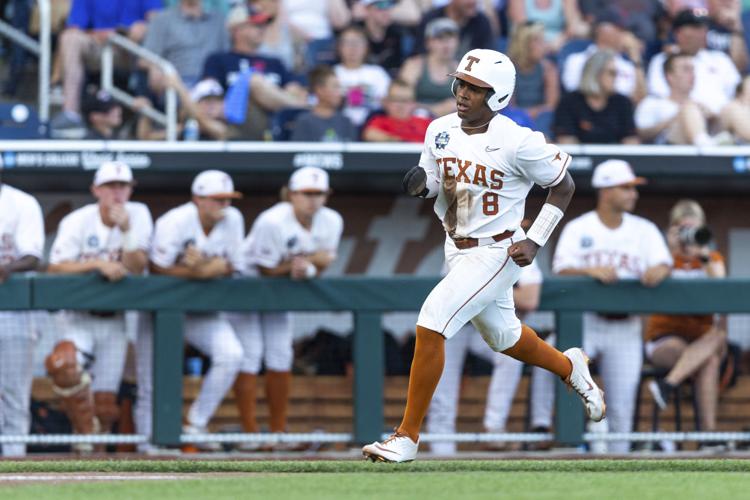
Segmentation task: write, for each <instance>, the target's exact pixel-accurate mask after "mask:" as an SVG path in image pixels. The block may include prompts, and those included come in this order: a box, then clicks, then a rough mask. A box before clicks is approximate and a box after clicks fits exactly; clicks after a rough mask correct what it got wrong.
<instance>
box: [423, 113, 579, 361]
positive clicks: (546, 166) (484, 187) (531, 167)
mask: <svg viewBox="0 0 750 500" xmlns="http://www.w3.org/2000/svg"><path fill="white" fill-rule="evenodd" d="M569 163H570V156H569V155H568V154H566V153H564V152H562V151H560V150H559V149H558V148H557V147H556V146H554V145H551V144H547V143H546V142H545V140H544V136H543V135H542V134H541V133H539V132H532V131H531V130H530V129H528V128H525V127H521V126H519V125H517V124H516V123H515V122H513V121H512V120H510V119H509V118H507V117H505V116H502V115H496V116H495V117H494V118H493V119H492V121H491V122H490V123H489V128H488V130H487V132H485V133H483V134H474V135H467V134H466V133H464V131H463V130H462V129H461V119H460V118H459V117H458V115H457V114H456V113H453V114H450V115H447V116H444V117H441V118H438V119H436V120H435V121H433V122H432V123H431V124H430V126H429V127H428V129H427V134H426V137H425V144H424V149H423V151H422V156H421V158H420V160H419V166H420V167H422V168H423V169H425V171H426V172H427V176H428V185H434V184H436V183H439V188H437V189H435V190H434V191H437V200H436V202H435V213H436V214H437V216H438V217H439V218H440V220H441V221H442V222H443V226H444V228H445V231H446V233H447V237H446V242H445V253H446V262H447V264H448V269H449V272H448V274H447V275H446V276H445V277H444V278H443V279H442V280H441V281H440V283H438V285H437V286H436V287H435V288H434V289H433V290H432V292H430V295H429V296H428V297H427V299H426V300H425V302H424V305H423V306H422V310H421V311H420V313H419V319H418V321H417V324H418V325H420V326H422V327H425V328H428V329H430V330H433V331H436V332H438V333H440V334H441V335H443V336H444V337H445V338H446V339H450V338H451V337H453V335H455V334H456V332H458V330H459V329H461V328H462V327H463V326H464V325H465V324H466V323H467V322H469V321H471V322H472V323H473V324H474V326H475V327H477V329H478V330H479V332H480V333H481V334H482V337H483V338H484V340H485V341H486V342H487V343H488V345H489V346H490V347H491V348H492V349H493V350H495V351H503V350H505V349H508V348H510V347H512V346H513V345H514V344H515V343H516V342H518V339H519V338H520V335H521V322H520V321H519V320H518V318H517V317H516V314H515V310H514V305H513V284H514V283H515V282H516V281H518V278H519V276H520V273H521V268H520V267H519V266H518V265H517V264H516V263H515V262H514V261H513V260H512V259H510V258H509V256H508V247H509V246H510V245H511V244H512V243H513V242H516V241H520V240H522V239H524V237H525V235H524V231H523V229H521V227H520V224H521V219H522V218H523V213H524V206H525V202H526V196H527V194H528V193H529V190H530V189H531V187H532V186H533V184H534V183H537V184H539V185H541V186H543V187H551V186H555V185H557V184H558V183H559V182H560V181H561V180H562V179H563V177H564V174H565V170H566V167H567V166H568V164H569ZM430 194H431V195H434V194H435V193H434V192H431V193H430ZM506 232H509V233H512V236H510V237H508V238H505V239H502V240H501V241H494V240H493V239H492V237H493V236H496V235H499V234H502V233H506ZM506 234H508V233H506ZM462 237H471V238H479V239H480V240H479V245H478V246H475V247H473V248H466V249H464V250H459V249H458V248H457V247H456V245H455V244H454V241H453V238H462Z"/></svg>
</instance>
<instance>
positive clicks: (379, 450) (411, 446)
mask: <svg viewBox="0 0 750 500" xmlns="http://www.w3.org/2000/svg"><path fill="white" fill-rule="evenodd" d="M418 449H419V441H417V442H416V443H415V442H414V441H412V440H411V438H410V437H409V436H407V435H406V434H399V433H398V431H396V432H395V433H393V434H392V435H391V437H389V438H388V439H386V440H385V441H383V442H382V443H380V442H378V441H375V442H374V443H372V444H368V445H366V446H365V447H364V448H362V454H363V455H364V456H365V458H369V459H370V460H372V461H373V462H411V461H412V460H414V459H415V458H417V450H418Z"/></svg>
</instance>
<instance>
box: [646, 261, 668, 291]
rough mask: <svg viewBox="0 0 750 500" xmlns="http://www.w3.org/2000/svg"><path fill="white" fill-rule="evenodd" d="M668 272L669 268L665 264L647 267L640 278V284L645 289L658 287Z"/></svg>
mask: <svg viewBox="0 0 750 500" xmlns="http://www.w3.org/2000/svg"><path fill="white" fill-rule="evenodd" d="M670 272H671V268H670V266H668V265H667V264H659V265H656V266H653V267H649V268H648V269H646V270H645V271H644V273H643V275H642V276H641V284H642V285H643V286H647V287H655V286H658V285H659V283H661V282H662V281H664V279H665V278H666V277H667V276H669V273H670Z"/></svg>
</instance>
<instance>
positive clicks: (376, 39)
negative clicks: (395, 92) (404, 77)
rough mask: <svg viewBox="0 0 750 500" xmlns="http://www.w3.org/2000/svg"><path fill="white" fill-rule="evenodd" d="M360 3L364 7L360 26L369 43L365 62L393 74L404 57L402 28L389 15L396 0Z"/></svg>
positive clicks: (368, 0)
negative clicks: (363, 15)
mask: <svg viewBox="0 0 750 500" xmlns="http://www.w3.org/2000/svg"><path fill="white" fill-rule="evenodd" d="M360 4H361V5H363V6H364V8H365V17H364V19H363V21H362V28H364V31H365V35H367V41H368V44H369V46H368V51H367V53H368V58H367V62H369V63H371V64H377V65H378V66H382V67H383V69H385V70H386V71H387V72H388V73H389V74H395V73H396V72H397V71H398V69H399V67H401V64H402V63H403V62H404V59H406V54H404V53H403V40H402V39H403V37H404V28H403V27H402V26H399V25H397V24H396V23H394V22H393V18H392V17H391V12H392V11H393V9H394V7H395V5H396V1H395V0H361V1H360Z"/></svg>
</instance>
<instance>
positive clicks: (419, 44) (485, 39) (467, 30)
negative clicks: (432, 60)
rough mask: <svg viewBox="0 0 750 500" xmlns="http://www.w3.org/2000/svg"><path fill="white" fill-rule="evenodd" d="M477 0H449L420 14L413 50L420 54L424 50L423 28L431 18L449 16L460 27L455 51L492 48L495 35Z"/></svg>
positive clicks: (464, 51) (462, 51)
mask: <svg viewBox="0 0 750 500" xmlns="http://www.w3.org/2000/svg"><path fill="white" fill-rule="evenodd" d="M477 1H478V0H450V3H448V4H447V5H445V6H444V7H436V8H434V9H432V10H430V11H429V12H427V13H425V15H424V16H422V22H421V23H420V25H419V28H417V39H416V41H415V43H414V52H415V53H416V54H422V53H424V52H425V50H426V46H425V38H424V34H425V28H426V27H427V24H429V22H430V21H432V20H433V19H438V18H440V17H449V18H451V19H453V21H455V22H456V24H457V25H458V26H459V27H460V29H461V33H460V36H459V44H458V50H457V53H459V54H464V53H466V52H468V51H469V50H471V49H494V48H495V35H494V33H493V32H492V26H491V25H490V22H489V20H488V19H487V16H485V15H484V14H483V13H482V12H480V11H479V10H478V8H477Z"/></svg>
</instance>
